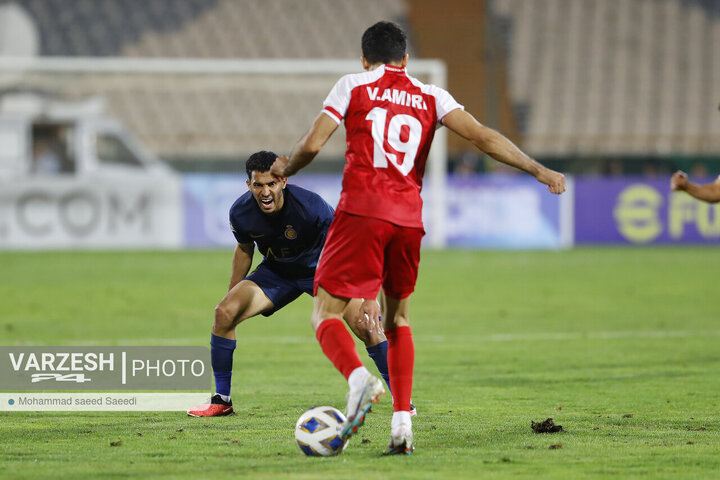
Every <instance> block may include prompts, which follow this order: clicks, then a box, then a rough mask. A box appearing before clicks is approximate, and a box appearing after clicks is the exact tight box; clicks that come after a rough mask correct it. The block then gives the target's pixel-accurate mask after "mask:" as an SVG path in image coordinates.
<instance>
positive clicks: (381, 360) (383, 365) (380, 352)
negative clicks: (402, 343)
mask: <svg viewBox="0 0 720 480" xmlns="http://www.w3.org/2000/svg"><path fill="white" fill-rule="evenodd" d="M365 349H366V350H367V352H368V355H370V358H372V359H373V362H375V366H376V367H377V369H378V372H380V376H381V377H382V378H383V380H385V383H387V386H388V390H390V374H389V373H388V372H389V370H388V364H387V350H388V342H387V340H384V341H382V342H380V343H378V344H377V345H373V346H372V347H365ZM390 393H392V392H390Z"/></svg>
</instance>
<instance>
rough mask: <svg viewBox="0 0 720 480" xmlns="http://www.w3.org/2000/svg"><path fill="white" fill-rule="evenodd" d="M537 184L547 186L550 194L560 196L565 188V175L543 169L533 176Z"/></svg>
mask: <svg viewBox="0 0 720 480" xmlns="http://www.w3.org/2000/svg"><path fill="white" fill-rule="evenodd" d="M535 178H536V179H537V181H538V182H540V183H544V184H545V185H547V187H548V190H549V191H550V193H555V194H558V195H559V194H561V193H563V192H564V191H565V190H567V187H566V186H565V175H563V174H562V173H560V172H556V171H555V170H550V169H549V168H543V169H542V170H540V171H539V172H538V174H537V175H536V176H535Z"/></svg>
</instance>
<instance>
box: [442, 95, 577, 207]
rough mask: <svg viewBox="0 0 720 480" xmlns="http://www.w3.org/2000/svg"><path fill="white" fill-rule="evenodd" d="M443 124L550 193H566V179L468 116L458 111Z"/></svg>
mask: <svg viewBox="0 0 720 480" xmlns="http://www.w3.org/2000/svg"><path fill="white" fill-rule="evenodd" d="M443 124H444V125H445V126H446V127H448V128H449V129H450V130H452V131H453V132H455V133H457V134H458V135H460V136H461V137H463V138H466V139H467V140H470V141H471V142H472V143H473V145H475V146H476V147H477V148H479V149H480V150H482V151H483V152H485V153H487V154H488V155H490V156H491V157H492V158H494V159H495V160H497V161H498V162H502V163H505V164H507V165H510V166H512V167H515V168H518V169H520V170H522V171H524V172H527V173H529V174H530V175H532V176H533V177H535V178H536V179H537V180H538V181H539V182H541V183H544V184H545V185H547V186H548V190H549V191H550V192H551V193H558V194H559V193H563V192H564V191H565V175H563V174H562V173H560V172H556V171H554V170H550V169H549V168H547V167H545V166H543V165H542V164H540V163H538V162H537V161H535V160H533V159H532V158H530V157H528V156H527V155H525V153H523V151H522V150H520V149H519V148H518V147H517V146H515V144H514V143H512V142H511V141H510V140H508V139H507V138H506V137H505V136H503V135H502V134H500V133H499V132H497V131H495V130H493V129H492V128H488V127H486V126H484V125H482V124H481V123H480V122H478V121H477V120H476V119H475V117H473V116H472V115H470V114H469V113H468V112H466V111H464V110H461V109H457V110H453V111H452V112H450V113H448V114H447V115H446V116H445V118H443Z"/></svg>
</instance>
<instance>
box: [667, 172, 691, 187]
mask: <svg viewBox="0 0 720 480" xmlns="http://www.w3.org/2000/svg"><path fill="white" fill-rule="evenodd" d="M687 184H688V178H687V173H685V172H683V171H682V170H678V171H677V172H675V173H673V176H672V177H670V190H676V191H678V190H685V189H686V188H687Z"/></svg>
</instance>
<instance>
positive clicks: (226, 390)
mask: <svg viewBox="0 0 720 480" xmlns="http://www.w3.org/2000/svg"><path fill="white" fill-rule="evenodd" d="M236 344H237V340H228V339H227V338H224V337H218V336H216V335H212V334H211V336H210V361H211V363H212V368H213V375H215V393H219V394H220V395H225V396H228V397H229V396H230V382H231V379H232V366H233V352H234V351H235V345H236ZM386 348H387V347H386ZM385 369H386V371H387V362H386V367H385ZM383 378H384V377H383Z"/></svg>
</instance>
